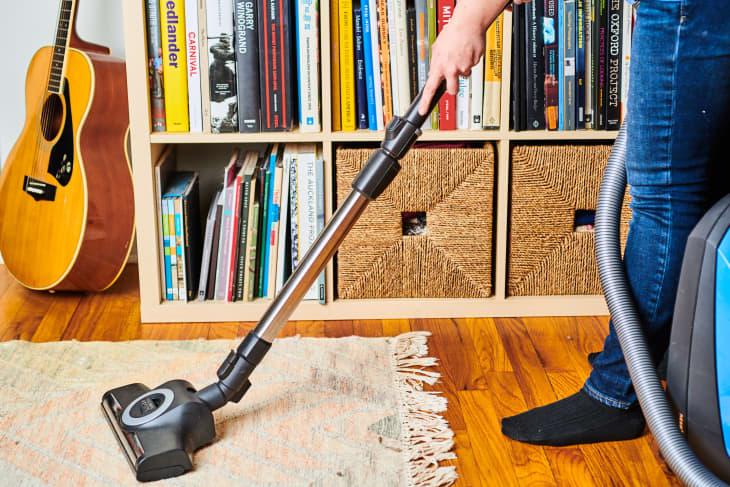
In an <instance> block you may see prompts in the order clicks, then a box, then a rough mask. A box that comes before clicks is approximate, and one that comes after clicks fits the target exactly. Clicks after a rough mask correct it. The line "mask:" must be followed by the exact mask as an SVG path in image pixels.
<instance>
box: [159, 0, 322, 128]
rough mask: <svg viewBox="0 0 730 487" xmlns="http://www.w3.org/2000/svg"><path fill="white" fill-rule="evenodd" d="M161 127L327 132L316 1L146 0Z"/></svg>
mask: <svg viewBox="0 0 730 487" xmlns="http://www.w3.org/2000/svg"><path fill="white" fill-rule="evenodd" d="M145 13H146V23H147V55H148V72H149V87H150V111H151V113H150V116H151V124H152V130H153V131H168V132H188V131H189V132H203V131H205V132H213V133H221V132H260V131H281V130H292V129H293V128H294V126H295V124H296V123H297V122H298V125H299V129H300V130H301V131H308V132H319V131H320V95H319V85H320V81H319V76H320V73H319V57H320V56H319V13H318V4H317V2H313V1H312V0H262V1H260V2H252V1H243V0H145Z"/></svg>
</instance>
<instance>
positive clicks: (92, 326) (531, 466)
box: [0, 266, 680, 487]
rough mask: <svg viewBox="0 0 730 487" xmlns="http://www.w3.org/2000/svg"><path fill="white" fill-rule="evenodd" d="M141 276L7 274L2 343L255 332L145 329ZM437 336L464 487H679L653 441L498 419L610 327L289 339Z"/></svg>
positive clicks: (286, 332) (477, 326)
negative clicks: (84, 290)
mask: <svg viewBox="0 0 730 487" xmlns="http://www.w3.org/2000/svg"><path fill="white" fill-rule="evenodd" d="M136 271H137V269H136V267H135V266H129V267H128V268H127V269H126V270H125V272H124V273H123V274H122V276H121V278H120V279H119V281H118V282H117V283H116V284H115V285H114V286H113V287H112V288H110V289H109V290H108V291H106V292H104V293H100V294H66V293H57V294H48V293H37V292H31V291H28V290H26V289H25V288H23V287H22V286H20V285H19V284H18V283H17V282H15V281H14V280H13V278H12V277H11V276H10V275H9V274H8V272H7V271H6V269H5V267H4V266H0V341H7V340H29V341H33V342H46V341H57V340H71V339H75V340H81V341H85V340H109V341H120V340H148V339H150V340H170V339H176V340H180V339H195V338H207V339H216V338H234V337H241V336H243V335H245V334H246V333H247V332H248V331H249V330H250V329H252V328H253V326H254V325H255V324H254V323H173V324H142V323H140V315H139V289H138V283H137V274H136ZM410 330H427V331H430V332H431V333H432V335H433V336H432V338H431V339H430V340H429V347H430V353H431V355H433V356H435V357H438V359H439V360H440V364H441V365H440V371H441V374H442V380H441V382H440V383H439V384H438V385H437V386H436V387H435V389H438V390H440V391H443V393H444V395H445V396H446V397H447V399H448V401H449V409H448V411H447V412H446V413H445V415H446V418H447V419H448V421H449V423H450V424H451V427H452V429H453V430H454V433H455V441H456V454H457V456H458V459H457V460H455V461H453V465H455V466H456V468H457V470H458V471H459V481H458V482H457V483H456V485H457V486H461V487H466V486H469V487H479V486H481V487H485V486H530V487H532V486H537V485H545V486H551V485H552V486H580V487H587V486H592V485H597V486H648V485H651V486H678V485H680V484H679V481H678V480H677V479H676V478H675V477H674V475H672V474H671V473H670V472H669V471H668V470H667V467H666V465H665V464H664V462H663V461H662V460H661V459H660V458H659V454H658V451H657V447H656V444H655V442H654V440H653V438H652V437H651V435H650V434H648V433H647V434H645V435H644V436H642V437H641V438H639V439H637V440H633V441H626V442H619V443H603V444H596V445H583V446H573V447H565V448H547V447H538V446H532V445H525V444H522V443H517V442H513V441H511V440H508V439H507V438H505V437H504V436H502V434H501V433H500V419H501V418H502V417H504V416H508V415H511V414H515V413H518V412H521V411H523V410H524V409H525V408H527V407H534V406H539V405H542V404H545V403H548V402H552V401H554V400H556V399H560V398H563V397H565V396H567V395H570V394H572V393H573V392H575V391H576V390H577V389H578V388H579V387H580V386H581V385H582V383H583V380H584V379H585V377H586V376H587V375H588V373H589V371H590V366H589V365H588V363H587V362H586V355H587V353H588V352H591V351H596V350H600V349H601V344H602V342H603V338H604V336H605V334H606V333H607V330H608V320H607V319H606V318H603V317H589V318H529V319H528V318H523V319H517V318H511V319H490V318H484V319H453V320H449V319H438V320H437V319H433V320H432V319H420V320H382V321H381V320H355V321H327V322H322V321H297V322H290V323H288V324H287V325H286V326H285V327H284V329H283V330H282V332H281V335H280V336H291V335H296V334H300V335H306V336H313V337H342V336H349V335H353V334H355V335H361V336H395V335H398V334H400V333H404V332H407V331H410Z"/></svg>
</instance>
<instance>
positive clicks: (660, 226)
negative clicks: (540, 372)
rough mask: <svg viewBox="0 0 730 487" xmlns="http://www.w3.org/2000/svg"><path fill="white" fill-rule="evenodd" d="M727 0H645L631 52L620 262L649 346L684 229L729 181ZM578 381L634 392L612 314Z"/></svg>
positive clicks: (664, 308)
mask: <svg viewBox="0 0 730 487" xmlns="http://www.w3.org/2000/svg"><path fill="white" fill-rule="evenodd" d="M728 6H730V2H728V1H719V2H707V1H704V0H641V5H640V6H639V7H638V11H637V20H636V24H635V26H634V37H633V45H632V53H631V73H630V81H629V83H630V84H629V101H628V112H627V118H626V120H627V123H628V125H627V131H628V147H627V157H626V173H627V179H628V183H629V185H630V186H631V189H630V194H631V197H632V201H631V209H632V210H633V216H632V220H631V225H630V227H629V235H628V241H627V243H626V251H625V254H624V265H625V266H626V271H627V275H628V279H629V282H630V285H631V289H632V291H633V294H634V298H635V302H636V304H637V306H638V309H639V314H640V317H641V319H642V322H643V324H644V327H645V331H646V336H647V339H648V341H649V344H650V347H651V352H652V354H653V359H654V361H655V363H658V362H659V361H660V360H661V359H662V357H663V355H664V353H665V351H666V348H667V346H668V343H669V335H670V330H671V320H672V314H673V311H674V300H675V295H676V292H677V283H678V281H679V273H680V268H681V265H682V258H683V255H684V248H685V244H686V241H687V237H688V236H689V233H690V232H691V231H692V228H693V227H694V226H695V224H696V223H697V222H698V221H699V219H700V218H701V217H702V215H703V214H704V212H705V211H707V209H709V207H710V206H712V204H713V203H714V202H716V201H717V200H718V199H720V198H721V197H722V196H723V195H724V194H726V193H727V192H729V191H730V179H729V178H728V175H729V173H730V171H729V170H728V168H729V166H730V164H729V162H730V161H729V157H728V154H729V153H730V150H729V149H730V15H728V9H727V7H728ZM584 390H585V391H586V392H587V393H588V394H589V395H591V396H592V397H594V398H595V399H598V400H599V401H601V402H603V403H604V404H608V405H610V406H614V407H618V408H628V407H630V406H632V405H633V404H634V403H635V402H636V394H635V393H634V390H633V387H632V386H631V379H630V377H629V373H628V370H627V368H626V363H625V362H624V358H623V354H622V352H621V348H620V346H619V342H618V338H617V336H616V332H615V330H614V328H613V323H611V325H610V332H609V335H608V337H607V338H606V341H605V343H604V345H603V351H602V352H601V353H600V354H599V355H598V356H597V357H596V360H595V361H594V363H593V371H592V372H591V375H590V377H589V378H588V380H587V381H586V383H585V386H584Z"/></svg>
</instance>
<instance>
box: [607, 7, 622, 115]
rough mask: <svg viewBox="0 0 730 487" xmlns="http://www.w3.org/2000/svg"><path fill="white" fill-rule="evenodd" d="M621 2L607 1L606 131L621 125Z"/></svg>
mask: <svg viewBox="0 0 730 487" xmlns="http://www.w3.org/2000/svg"><path fill="white" fill-rule="evenodd" d="M622 7H623V0H609V11H608V34H607V36H608V38H607V42H608V47H607V49H608V58H607V61H606V62H607V67H606V73H607V79H608V90H607V91H608V96H607V100H606V105H607V106H606V129H608V130H618V128H619V125H620V123H621V64H622V59H621V46H622V44H623V40H622V35H623V20H622V19H621V14H622V10H623V8H622Z"/></svg>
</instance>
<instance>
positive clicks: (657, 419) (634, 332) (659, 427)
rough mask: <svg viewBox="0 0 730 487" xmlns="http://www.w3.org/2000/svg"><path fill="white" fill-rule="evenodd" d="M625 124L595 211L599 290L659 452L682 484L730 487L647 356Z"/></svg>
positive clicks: (612, 152)
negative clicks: (707, 461)
mask: <svg viewBox="0 0 730 487" xmlns="http://www.w3.org/2000/svg"><path fill="white" fill-rule="evenodd" d="M626 138H627V135H626V123H625V122H624V124H623V125H622V126H621V130H620V131H619V135H618V138H617V139H616V142H615V143H614V145H613V150H612V151H611V156H610V158H609V160H608V166H607V167H606V172H605V174H604V176H603V181H602V182H601V191H600V195H599V198H598V208H597V210H596V259H597V261H598V272H599V275H600V278H601V286H603V292H604V294H605V296H606V302H607V303H608V309H609V311H610V313H611V319H612V320H613V325H614V327H615V329H616V334H617V335H618V339H619V342H620V344H621V350H622V351H623V353H624V358H625V359H626V364H627V366H628V369H629V374H630V375H631V381H632V383H633V385H634V390H635V391H636V395H637V397H638V399H639V404H640V405H641V410H642V411H643V412H644V416H645V417H646V420H647V423H648V424H649V429H650V430H651V432H652V433H653V434H654V437H655V438H656V441H657V443H658V445H659V450H660V451H661V452H662V455H664V459H665V460H666V462H667V464H668V465H669V467H670V468H671V469H672V471H673V472H674V473H675V474H676V475H677V477H679V479H680V480H681V481H682V482H683V483H684V484H685V485H688V486H691V487H695V486H696V487H711V486H712V487H714V486H726V485H727V484H725V483H724V482H723V481H722V480H720V479H719V478H717V477H716V476H715V475H714V474H713V473H712V472H710V471H709V470H708V469H707V467H705V466H704V465H703V464H702V462H700V461H699V459H698V458H697V457H696V456H695V454H694V452H692V450H691V449H690V447H689V445H688V444H687V440H686V439H685V437H684V436H683V435H682V433H681V432H680V430H679V427H678V425H677V423H676V421H675V418H674V415H673V414H672V409H671V407H670V405H669V401H668V400H667V396H666V394H665V393H664V390H663V389H662V386H661V383H660V382H659V378H658V377H657V374H656V369H655V367H654V363H653V362H652V360H651V356H650V354H649V347H648V345H647V342H646V337H645V335H644V331H643V328H642V326H641V320H640V318H639V314H638V312H637V310H636V305H635V303H634V301H633V295H632V294H631V289H630V287H629V283H628V279H627V277H626V271H625V268H624V264H623V260H622V258H621V243H620V242H621V240H620V238H619V223H620V219H621V208H622V205H623V199H624V193H625V191H626V167H625V159H626V140H627V139H626Z"/></svg>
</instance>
